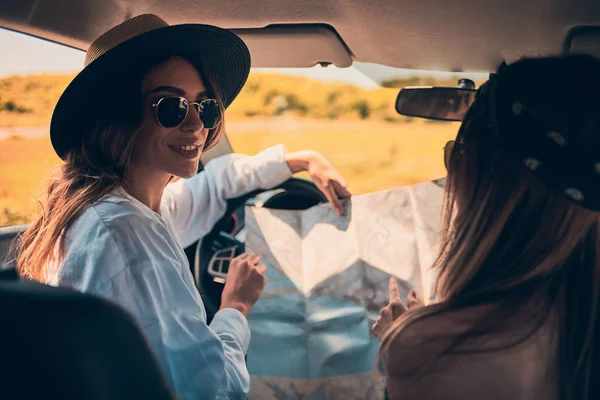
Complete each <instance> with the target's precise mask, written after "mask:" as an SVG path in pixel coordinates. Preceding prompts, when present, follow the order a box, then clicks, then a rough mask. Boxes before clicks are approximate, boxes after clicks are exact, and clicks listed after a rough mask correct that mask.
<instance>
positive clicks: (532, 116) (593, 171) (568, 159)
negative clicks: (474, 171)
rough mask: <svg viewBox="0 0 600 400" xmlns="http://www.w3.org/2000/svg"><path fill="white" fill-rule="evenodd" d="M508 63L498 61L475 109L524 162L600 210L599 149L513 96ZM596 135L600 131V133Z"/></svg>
mask: <svg viewBox="0 0 600 400" xmlns="http://www.w3.org/2000/svg"><path fill="white" fill-rule="evenodd" d="M508 79H509V67H508V66H507V65H506V64H505V63H502V65H501V66H500V68H499V69H498V72H497V73H496V74H492V75H491V76H490V80H489V81H488V82H486V83H485V84H484V85H483V86H482V87H481V88H480V89H479V92H478V93H477V98H476V100H475V103H474V104H473V108H475V110H474V111H477V113H478V114H479V115H481V116H483V117H484V118H485V119H486V120H487V121H488V127H489V131H490V132H491V133H492V134H493V135H494V136H495V137H496V138H498V139H499V140H501V141H502V142H503V143H504V144H505V145H506V146H508V148H509V149H510V150H511V151H512V152H513V154H514V155H515V156H516V157H518V159H519V160H520V161H521V162H522V164H523V166H524V167H525V168H527V169H529V170H530V171H531V172H532V173H534V175H536V176H537V177H539V178H540V179H543V180H544V181H546V182H548V183H549V184H550V185H551V186H552V187H554V188H555V189H557V190H559V191H560V192H561V193H563V194H564V195H565V196H567V198H569V199H570V200H571V201H573V202H575V203H577V204H579V205H580V206H582V207H584V208H587V209H589V210H593V211H600V153H598V152H593V151H590V149H588V148H586V147H585V146H582V145H581V144H580V143H577V142H570V141H569V140H567V138H566V137H565V135H563V133H561V132H560V131H558V130H556V129H553V128H552V127H550V126H549V125H548V124H547V123H546V122H545V121H544V120H543V118H542V117H541V116H540V115H538V114H537V113H536V112H535V111H534V110H532V109H530V108H528V107H527V105H526V104H524V103H523V102H520V101H518V100H517V99H515V98H514V97H513V96H511V93H510V90H509V84H508ZM598 133H599V134H600V132H598Z"/></svg>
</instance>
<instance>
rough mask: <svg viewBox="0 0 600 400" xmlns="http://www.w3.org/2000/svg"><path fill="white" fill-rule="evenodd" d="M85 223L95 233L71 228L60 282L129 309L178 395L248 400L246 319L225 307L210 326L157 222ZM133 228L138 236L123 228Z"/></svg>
mask: <svg viewBox="0 0 600 400" xmlns="http://www.w3.org/2000/svg"><path fill="white" fill-rule="evenodd" d="M87 222H95V223H94V224H93V225H94V226H95V227H94V228H93V230H94V232H92V233H90V232H87V231H86V232H71V234H70V237H72V238H73V240H71V241H70V244H69V247H70V250H69V251H68V252H67V253H66V255H65V259H64V261H63V264H62V266H61V273H60V275H61V278H60V282H59V284H61V285H68V286H74V287H75V288H77V289H80V290H82V291H85V292H88V293H92V294H96V295H99V296H102V297H105V298H107V299H109V300H111V301H113V302H116V303H117V304H119V305H120V306H122V307H124V308H125V309H126V310H127V311H128V312H130V313H131V314H132V315H133V316H134V317H135V319H136V320H137V321H138V322H139V323H140V325H141V326H142V328H143V330H144V333H145V334H146V337H147V338H148V340H149V342H150V344H151V346H152V349H153V350H154V353H155V355H156V356H157V358H158V359H159V361H160V363H161V365H162V366H163V369H164V371H165V373H166V374H167V376H168V377H169V378H170V381H171V383H172V385H173V387H174V390H175V392H176V393H177V396H178V398H179V399H182V400H192V399H193V400H198V399H207V400H208V399H210V400H213V399H245V398H246V397H247V394H248V392H249V389H250V376H249V374H248V369H247V367H246V364H245V360H244V355H245V353H246V351H247V349H248V344H249V340H250V330H249V328H248V323H247V320H246V318H245V317H244V316H243V315H242V314H241V313H240V312H239V311H237V310H233V309H226V310H222V311H220V312H219V313H217V315H216V316H215V318H214V322H213V323H212V326H211V327H209V326H208V325H207V324H206V319H205V314H204V310H203V305H202V300H201V298H200V296H199V295H198V293H197V291H196V290H195V288H194V286H193V281H192V280H191V277H190V279H188V281H189V282H187V281H186V279H185V278H186V276H187V275H184V272H185V273H188V274H189V271H187V270H186V271H182V270H181V269H178V268H177V262H176V259H177V254H176V250H177V249H175V248H173V245H172V243H170V242H169V240H168V237H167V236H166V235H160V234H158V235H157V234H156V233H160V226H159V225H149V224H148V223H147V221H144V222H146V224H147V226H144V225H142V221H141V220H138V218H137V217H136V216H127V217H126V218H121V219H119V220H118V221H117V222H118V225H119V228H116V227H115V225H116V224H115V221H112V222H110V225H109V226H108V227H106V226H105V225H103V224H102V222H100V221H87ZM120 229H123V231H120ZM130 229H132V230H134V231H135V232H136V235H135V236H133V235H131V234H130V235H126V234H125V233H126V232H125V230H127V231H129V230H130ZM131 237H135V241H133V240H132V239H131ZM81 241H83V242H87V243H91V244H92V245H91V246H90V245H88V244H85V245H84V243H83V242H81ZM171 241H172V239H171ZM173 244H174V243H173ZM190 276H191V275H190Z"/></svg>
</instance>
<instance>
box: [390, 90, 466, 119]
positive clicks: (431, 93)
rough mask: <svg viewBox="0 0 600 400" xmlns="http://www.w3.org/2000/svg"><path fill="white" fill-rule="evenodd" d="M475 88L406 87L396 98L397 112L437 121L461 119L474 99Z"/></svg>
mask: <svg viewBox="0 0 600 400" xmlns="http://www.w3.org/2000/svg"><path fill="white" fill-rule="evenodd" d="M476 93H477V90H475V89H463V88H452V87H407V88H404V89H402V90H401V91H400V93H399V94H398V98H397V99H396V111H397V112H398V114H401V115H405V116H408V117H419V118H427V119H433V120H439V121H462V120H463V118H464V117H465V115H466V113H467V111H468V110H469V107H471V105H472V104H473V102H474V101H475V94H476Z"/></svg>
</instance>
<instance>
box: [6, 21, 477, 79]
mask: <svg viewBox="0 0 600 400" xmlns="http://www.w3.org/2000/svg"><path fill="white" fill-rule="evenodd" d="M0 54H2V61H1V62H0V77H3V76H10V75H27V74H40V73H49V74H54V73H75V72H78V71H80V70H81V69H82V68H83V62H84V59H85V53H84V52H83V51H80V50H75V49H72V48H69V47H65V46H61V45H59V44H56V43H51V42H47V41H44V40H41V39H38V38H34V37H31V36H28V35H24V34H21V33H16V32H13V31H9V30H5V29H2V28H0ZM255 70H256V71H262V72H279V73H282V74H286V75H293V76H306V77H309V78H312V79H318V80H322V81H329V82H330V81H338V82H343V83H349V84H353V85H356V86H359V87H362V88H365V89H373V88H376V87H378V85H377V83H376V81H375V80H373V79H371V78H370V77H375V78H376V80H379V81H383V80H386V79H394V78H401V77H407V76H411V75H412V76H414V75H429V76H433V77H436V78H441V79H443V78H447V77H449V76H456V75H457V74H456V73H448V72H432V71H414V70H403V69H399V68H392V67H386V66H382V65H377V64H368V63H358V62H354V64H353V66H352V67H349V68H337V67H335V66H329V67H327V68H323V67H319V66H316V67H313V68H257V69H255ZM361 71H362V72H361ZM460 75H462V76H464V77H469V78H471V79H474V80H485V79H486V76H487V75H484V74H460Z"/></svg>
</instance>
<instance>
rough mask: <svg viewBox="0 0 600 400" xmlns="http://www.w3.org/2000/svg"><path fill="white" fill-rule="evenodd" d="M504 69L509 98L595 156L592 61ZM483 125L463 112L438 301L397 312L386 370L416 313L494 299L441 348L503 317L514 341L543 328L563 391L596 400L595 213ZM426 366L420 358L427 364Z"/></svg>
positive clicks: (598, 110)
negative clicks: (518, 330)
mask: <svg viewBox="0 0 600 400" xmlns="http://www.w3.org/2000/svg"><path fill="white" fill-rule="evenodd" d="M509 68H510V71H511V75H510V76H511V78H510V79H511V82H512V84H511V90H512V91H513V95H514V96H516V98H519V99H520V101H521V102H522V103H524V104H525V105H526V106H527V107H528V109H531V110H534V111H535V112H536V114H537V115H539V116H541V117H542V118H543V119H544V120H546V121H548V123H549V125H550V126H552V127H553V128H554V129H556V130H557V131H558V132H560V133H561V134H562V135H563V136H564V138H565V139H566V140H567V141H569V142H570V143H577V145H578V146H584V148H586V149H588V150H592V151H595V152H596V153H597V154H599V155H600V101H599V100H598V93H600V60H598V59H595V58H593V57H589V56H573V55H572V56H564V57H553V58H539V59H525V60H521V61H519V62H517V63H515V64H513V65H511V66H510V67H509ZM490 122H491V121H490V120H488V119H486V118H485V117H483V116H482V115H481V114H479V113H477V112H476V111H475V110H474V109H471V110H470V111H469V113H468V115H467V117H466V118H465V120H464V122H463V124H462V126H461V128H460V131H459V135H458V138H457V142H459V144H458V145H457V146H455V148H454V150H453V152H452V157H451V160H450V165H449V172H448V177H447V181H446V193H445V205H444V213H443V222H442V229H441V231H442V238H441V245H440V254H439V257H438V259H437V261H436V263H435V265H434V268H435V269H436V270H437V271H438V273H439V278H438V282H437V294H438V296H439V303H438V304H434V305H431V306H427V307H423V308H421V309H419V310H417V311H413V312H409V313H407V314H405V315H404V316H403V317H401V318H399V319H398V320H397V321H396V322H395V324H394V326H393V327H392V328H391V329H390V330H389V331H388V334H387V336H386V337H385V338H384V340H383V343H382V354H383V355H384V357H385V358H386V359H388V360H389V362H388V366H391V363H394V362H396V361H394V357H395V356H394V353H393V352H392V349H394V348H398V347H397V346H400V345H399V344H398V343H400V342H401V341H400V340H399V339H400V337H401V335H403V334H404V333H406V332H407V330H408V328H409V327H410V326H411V325H413V326H414V324H415V323H417V322H419V321H420V322H423V321H425V320H427V319H428V318H431V317H434V316H440V315H448V313H451V312H453V311H456V310H464V309H467V308H469V307H474V306H480V305H486V304H487V305H493V306H494V307H495V312H491V313H489V316H488V317H483V318H482V319H479V320H477V321H473V323H472V325H471V326H470V328H469V329H466V330H465V331H464V332H461V333H460V334H458V335H457V336H456V337H454V338H452V340H451V341H450V342H448V343H450V345H449V346H447V347H446V348H445V350H444V351H443V352H442V354H450V353H452V352H453V349H454V348H456V346H457V345H458V344H460V343H464V342H465V341H467V340H468V339H470V338H474V337H477V336H481V335H483V334H487V335H489V334H493V333H494V332H497V331H499V330H500V329H502V327H503V326H505V325H506V324H507V323H510V324H512V325H513V326H515V325H516V326H523V325H527V326H529V327H530V328H531V329H529V330H528V331H527V332H524V334H523V335H521V336H520V337H518V338H516V339H515V341H514V342H513V343H512V344H511V346H513V345H517V344H519V343H522V342H523V341H524V340H526V339H527V338H529V337H531V336H532V335H533V334H534V333H535V332H536V331H538V330H539V328H540V327H541V326H543V325H544V324H550V326H551V327H552V330H553V331H554V332H555V337H554V340H555V342H556V347H552V348H553V349H555V348H556V349H558V352H557V354H555V357H554V360H555V362H556V367H557V370H556V371H557V373H558V375H557V376H558V379H559V382H558V384H559V388H560V398H561V399H562V400H570V399H584V400H586V399H587V400H591V399H597V398H600V386H599V383H598V379H597V377H596V376H595V375H596V374H598V373H599V372H600V348H599V347H598V345H597V342H596V338H597V337H598V336H599V335H600V314H599V313H600V308H599V302H600V220H599V214H598V213H596V212H593V211H589V210H587V209H584V208H582V207H580V206H578V205H577V204H575V203H574V202H572V201H570V200H569V199H567V198H566V196H565V195H564V194H563V193H561V192H560V191H558V190H556V189H554V187H553V186H552V184H551V182H550V181H546V180H542V179H539V178H538V177H536V176H534V175H533V174H532V173H531V172H530V171H528V170H527V169H526V168H525V167H524V165H523V162H522V161H520V160H519V158H517V157H515V153H514V149H515V148H516V147H517V146H519V145H520V144H519V143H518V142H502V141H500V140H498V139H496V138H494V137H493V135H492V134H491V133H490V130H491V129H492V128H493V127H491V126H490ZM521 140H524V141H526V140H528V138H527V137H526V136H525V135H524V136H523V137H522V138H521ZM599 159H600V156H599ZM523 310H527V311H523ZM445 343H446V342H445ZM392 344H394V345H393V346H392ZM442 354H437V355H436V356H435V357H436V358H438V359H439V357H440V356H441V355H442ZM398 362H399V361H398ZM431 362H432V360H423V366H424V368H425V365H426V364H429V365H430V364H431ZM420 372H421V373H422V372H423V370H421V371H420Z"/></svg>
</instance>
